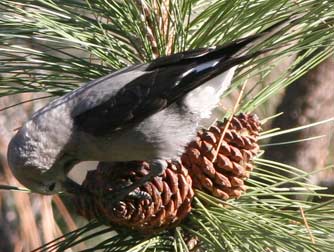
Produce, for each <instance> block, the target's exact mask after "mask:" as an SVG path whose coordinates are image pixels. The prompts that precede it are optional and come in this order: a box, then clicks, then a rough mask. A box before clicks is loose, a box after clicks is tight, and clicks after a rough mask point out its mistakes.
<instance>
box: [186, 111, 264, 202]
mask: <svg viewBox="0 0 334 252" xmlns="http://www.w3.org/2000/svg"><path fill="white" fill-rule="evenodd" d="M226 124H227V120H224V122H220V121H218V122H216V124H215V125H213V126H211V127H210V128H209V129H205V130H202V131H200V132H198V134H197V138H196V140H195V141H193V142H192V143H190V144H189V146H188V148H187V149H186V151H185V153H184V154H183V156H182V158H181V160H182V164H183V165H184V166H185V167H187V169H188V170H189V173H190V176H191V178H192V180H193V187H194V188H197V189H200V190H203V191H205V192H207V193H209V194H211V195H214V196H216V197H218V198H221V199H224V200H227V199H229V198H239V197H240V196H241V194H242V193H243V192H245V191H246V187H245V185H244V180H245V179H247V178H249V175H250V172H251V171H252V169H253V166H252V163H251V161H252V158H254V157H255V155H256V154H257V153H258V152H259V146H258V144H257V137H258V135H259V131H260V130H261V127H260V122H259V120H258V118H257V116H255V115H246V114H239V115H238V116H233V118H232V120H231V122H230V124H229V127H228V129H227V130H226V132H225V135H224V137H223V139H222V141H221V146H220V148H219V151H218V153H217V145H218V144H219V142H220V140H221V137H222V134H223V131H224V128H225V126H226Z"/></svg>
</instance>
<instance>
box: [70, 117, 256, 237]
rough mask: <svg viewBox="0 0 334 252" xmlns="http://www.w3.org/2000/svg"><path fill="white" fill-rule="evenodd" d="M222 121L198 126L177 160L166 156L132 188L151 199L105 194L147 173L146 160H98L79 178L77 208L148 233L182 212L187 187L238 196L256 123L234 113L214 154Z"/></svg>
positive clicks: (183, 214) (166, 225)
mask: <svg viewBox="0 0 334 252" xmlns="http://www.w3.org/2000/svg"><path fill="white" fill-rule="evenodd" d="M226 124H227V120H225V121H224V122H217V123H216V124H215V125H214V126H212V127H210V128H209V129H208V130H202V131H200V132H198V135H197V138H196V140H195V141H193V142H191V143H190V144H189V146H188V147H187V149H186V151H185V153H184V154H183V156H182V157H181V162H182V163H181V162H176V161H174V162H170V161H166V162H167V163H168V168H167V169H166V171H165V172H164V174H163V175H161V176H157V177H155V178H154V179H153V180H152V181H150V182H148V183H146V184H145V185H143V186H141V187H140V188H137V189H138V190H139V191H143V192H146V193H148V194H149V195H151V197H152V202H149V201H148V200H141V201H138V200H134V199H131V198H128V199H125V200H124V201H121V202H119V203H118V204H117V205H111V202H110V200H108V198H107V195H108V191H112V190H118V189H120V188H121V187H123V186H127V185H128V184H129V183H132V182H133V181H135V180H137V179H139V178H141V177H143V176H145V175H146V174H148V173H149V172H150V167H149V165H148V163H146V162H124V163H103V162H101V163H100V164H99V165H98V168H97V170H94V171H90V172H88V174H87V176H86V179H85V181H84V183H83V188H85V189H86V190H87V191H89V192H90V194H89V195H78V196H76V197H75V201H76V207H77V209H78V213H79V214H81V215H82V216H84V217H86V218H87V219H92V218H97V219H102V221H103V222H104V223H106V224H111V225H114V226H115V225H116V226H119V227H127V228H130V229H133V230H136V231H141V232H143V233H147V234H148V233H154V232H158V231H160V230H164V229H167V228H171V227H174V226H176V225H177V224H178V223H180V221H181V220H182V219H184V218H185V217H186V216H187V214H188V213H189V212H190V211H191V200H192V198H193V196H194V193H193V190H192V187H193V188H198V189H201V190H203V191H206V192H208V193H209V194H212V195H214V196H216V197H219V198H221V199H224V200H226V199H229V198H239V197H240V195H241V193H242V192H244V191H245V190H246V187H245V185H244V180H245V179H247V178H248V177H249V174H250V171H251V170H252V169H253V166H252V164H251V160H252V158H253V157H254V156H255V155H256V154H257V153H258V151H259V146H258V144H257V136H258V134H259V131H260V129H261V128H260V123H259V120H258V118H257V117H256V116H254V115H244V114H240V115H238V116H234V117H233V118H232V120H231V122H230V124H229V127H228V129H227V130H226V132H225V135H224V138H223V141H222V144H221V147H220V148H219V151H218V154H217V151H216V149H217V145H218V143H219V141H220V138H221V136H222V133H223V131H224V128H225V126H226ZM216 154H217V158H216V159H215V156H216ZM185 167H186V168H185ZM188 171H189V174H188ZM150 203H151V204H150Z"/></svg>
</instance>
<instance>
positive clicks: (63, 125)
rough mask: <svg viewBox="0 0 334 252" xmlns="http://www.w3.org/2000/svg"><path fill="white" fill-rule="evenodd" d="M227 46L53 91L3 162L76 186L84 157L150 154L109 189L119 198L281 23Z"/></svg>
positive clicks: (171, 150) (191, 126)
mask: <svg viewBox="0 0 334 252" xmlns="http://www.w3.org/2000/svg"><path fill="white" fill-rule="evenodd" d="M282 24H284V26H285V25H286V21H284V22H281V23H279V24H278V25H275V26H273V27H271V28H269V29H268V30H266V31H265V32H262V33H260V34H258V35H255V36H251V37H247V38H244V39H240V40H237V41H235V42H232V43H230V44H228V45H225V46H219V47H214V48H204V49H196V50H192V51H186V52H181V53H177V54H174V55H171V56H166V57H161V58H158V59H156V60H154V61H152V62H150V63H145V64H137V65H133V66H130V67H126V68H124V69H121V70H119V71H117V72H114V73H111V74H109V75H107V76H104V77H102V78H99V79H97V80H94V81H91V82H89V83H87V84H86V85H83V86H82V87H80V88H78V89H75V90H73V91H72V92H69V93H68V94H66V95H65V96H63V97H60V98H57V99H55V100H53V101H52V102H50V103H49V104H48V105H47V106H45V107H44V108H42V109H41V110H39V111H37V112H36V113H34V114H33V116H32V118H31V119H30V120H29V121H27V122H26V123H25V124H24V125H23V127H22V128H21V129H20V130H19V131H18V132H17V134H16V135H15V136H14V137H13V138H12V140H11V142H10V144H9V147H8V162H9V165H10V167H11V169H12V171H13V173H14V175H15V176H16V178H17V179H18V180H19V181H20V182H21V183H22V184H23V185H25V186H26V187H28V188H29V189H31V190H32V191H34V192H38V193H41V194H54V193H58V192H61V191H73V188H75V186H74V184H73V182H72V181H71V180H69V179H68V177H67V174H68V173H69V171H70V170H71V169H72V167H73V166H74V165H75V164H76V163H78V162H81V161H86V160H96V161H107V162H124V161H133V160H147V161H149V162H150V164H151V167H152V170H151V173H150V174H148V175H147V176H145V177H143V178H142V179H141V180H139V181H137V182H136V183H133V184H131V185H129V186H128V187H126V188H123V189H122V190H120V191H117V192H113V193H112V198H114V199H115V200H121V199H123V198H124V197H126V196H127V195H129V194H131V192H133V191H134V189H135V188H137V187H138V186H140V185H142V184H143V183H145V182H147V181H148V180H150V179H151V178H152V177H153V176H156V175H158V174H161V173H162V172H163V171H164V169H165V168H166V163H165V162H164V161H163V160H166V159H167V160H170V159H176V158H178V157H179V156H180V154H181V153H182V152H183V150H184V148H185V146H186V145H187V144H188V143H189V142H190V141H191V140H192V139H193V138H194V136H195V134H196V130H197V128H198V125H199V123H200V121H201V120H203V118H207V117H208V116H210V113H211V111H212V110H213V109H214V108H215V107H216V106H217V104H218V102H219V98H220V96H221V95H222V94H223V92H224V91H225V90H226V89H227V88H228V87H229V85H230V83H231V79H232V76H233V73H234V71H235V67H236V66H237V65H238V64H240V63H243V62H245V61H247V60H249V59H251V58H253V57H255V56H257V55H259V54H261V53H263V50H262V51H257V52H253V53H248V51H249V49H250V48H251V47H252V46H253V45H254V44H256V43H258V42H259V41H263V40H264V39H266V38H268V37H270V36H271V35H272V34H273V33H276V32H278V31H279V30H281V29H282Z"/></svg>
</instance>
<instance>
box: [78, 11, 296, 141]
mask: <svg viewBox="0 0 334 252" xmlns="http://www.w3.org/2000/svg"><path fill="white" fill-rule="evenodd" d="M290 21H293V20H292V19H291V20H290V19H289V18H288V19H286V20H283V21H282V22H279V23H278V24H277V25H273V26H272V27H270V28H268V29H267V30H266V31H264V32H262V33H260V34H257V35H253V36H250V37H247V38H244V39H240V40H236V41H234V42H232V43H230V44H227V45H224V46H220V47H216V48H204V49H196V50H192V51H187V52H181V53H177V54H174V55H171V56H166V57H161V58H158V59H156V60H154V61H152V62H151V63H149V64H146V65H143V68H142V69H143V71H144V74H143V75H142V76H140V77H138V78H136V79H134V80H133V81H131V82H130V83H128V84H127V85H126V86H124V87H123V88H121V89H120V90H119V91H118V92H117V93H116V94H114V95H113V96H112V97H110V98H109V100H107V101H105V102H103V103H101V104H99V105H97V106H94V107H93V108H91V109H90V110H88V111H85V112H83V113H81V114H79V115H77V116H75V117H74V122H75V125H76V126H77V127H78V128H80V129H81V130H83V131H85V132H87V133H90V134H92V135H96V136H103V135H106V134H112V132H115V131H117V130H120V129H123V128H125V127H128V126H129V125H132V124H133V123H137V122H140V121H142V120H144V119H145V118H147V117H148V116H150V115H152V114H154V113H156V112H158V111H161V110H162V109H164V108H166V107H167V106H168V105H170V104H171V103H173V102H175V101H177V100H179V99H182V97H184V95H185V94H187V93H188V92H190V91H191V90H193V89H195V88H196V87H198V86H200V85H201V84H203V83H204V82H206V81H207V80H209V79H211V78H213V77H215V76H217V75H219V74H220V73H222V72H224V71H226V70H228V69H229V68H231V67H233V66H235V65H237V64H240V63H242V62H244V61H247V60H249V59H250V58H252V57H255V56H257V55H259V54H261V53H263V52H264V51H268V50H262V51H257V52H255V53H252V54H246V53H247V52H248V51H249V49H250V48H251V46H253V45H254V44H257V43H259V42H262V41H263V40H265V39H266V38H268V37H270V36H272V35H273V34H275V33H278V32H280V31H281V30H282V29H283V28H284V27H286V26H287V25H288V24H289V23H290ZM214 60H216V61H217V62H218V63H217V64H214V65H212V67H204V68H196V67H197V66H200V65H201V64H203V63H206V62H210V61H214ZM192 69H194V71H190V72H189V74H187V75H185V76H183V74H184V73H186V72H187V71H189V70H192ZM199 69H200V70H199ZM187 73H188V72H187ZM129 74H131V71H129ZM110 78H111V79H110V80H112V78H113V77H112V76H111V77H110ZM110 80H109V81H110ZM95 88H96V87H95Z"/></svg>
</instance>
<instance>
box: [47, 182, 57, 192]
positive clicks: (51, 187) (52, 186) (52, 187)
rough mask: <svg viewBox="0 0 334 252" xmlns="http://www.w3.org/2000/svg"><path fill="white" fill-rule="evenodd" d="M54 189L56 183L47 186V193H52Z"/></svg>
mask: <svg viewBox="0 0 334 252" xmlns="http://www.w3.org/2000/svg"><path fill="white" fill-rule="evenodd" d="M55 187H56V183H52V184H50V185H49V191H53V190H54V189H55Z"/></svg>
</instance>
